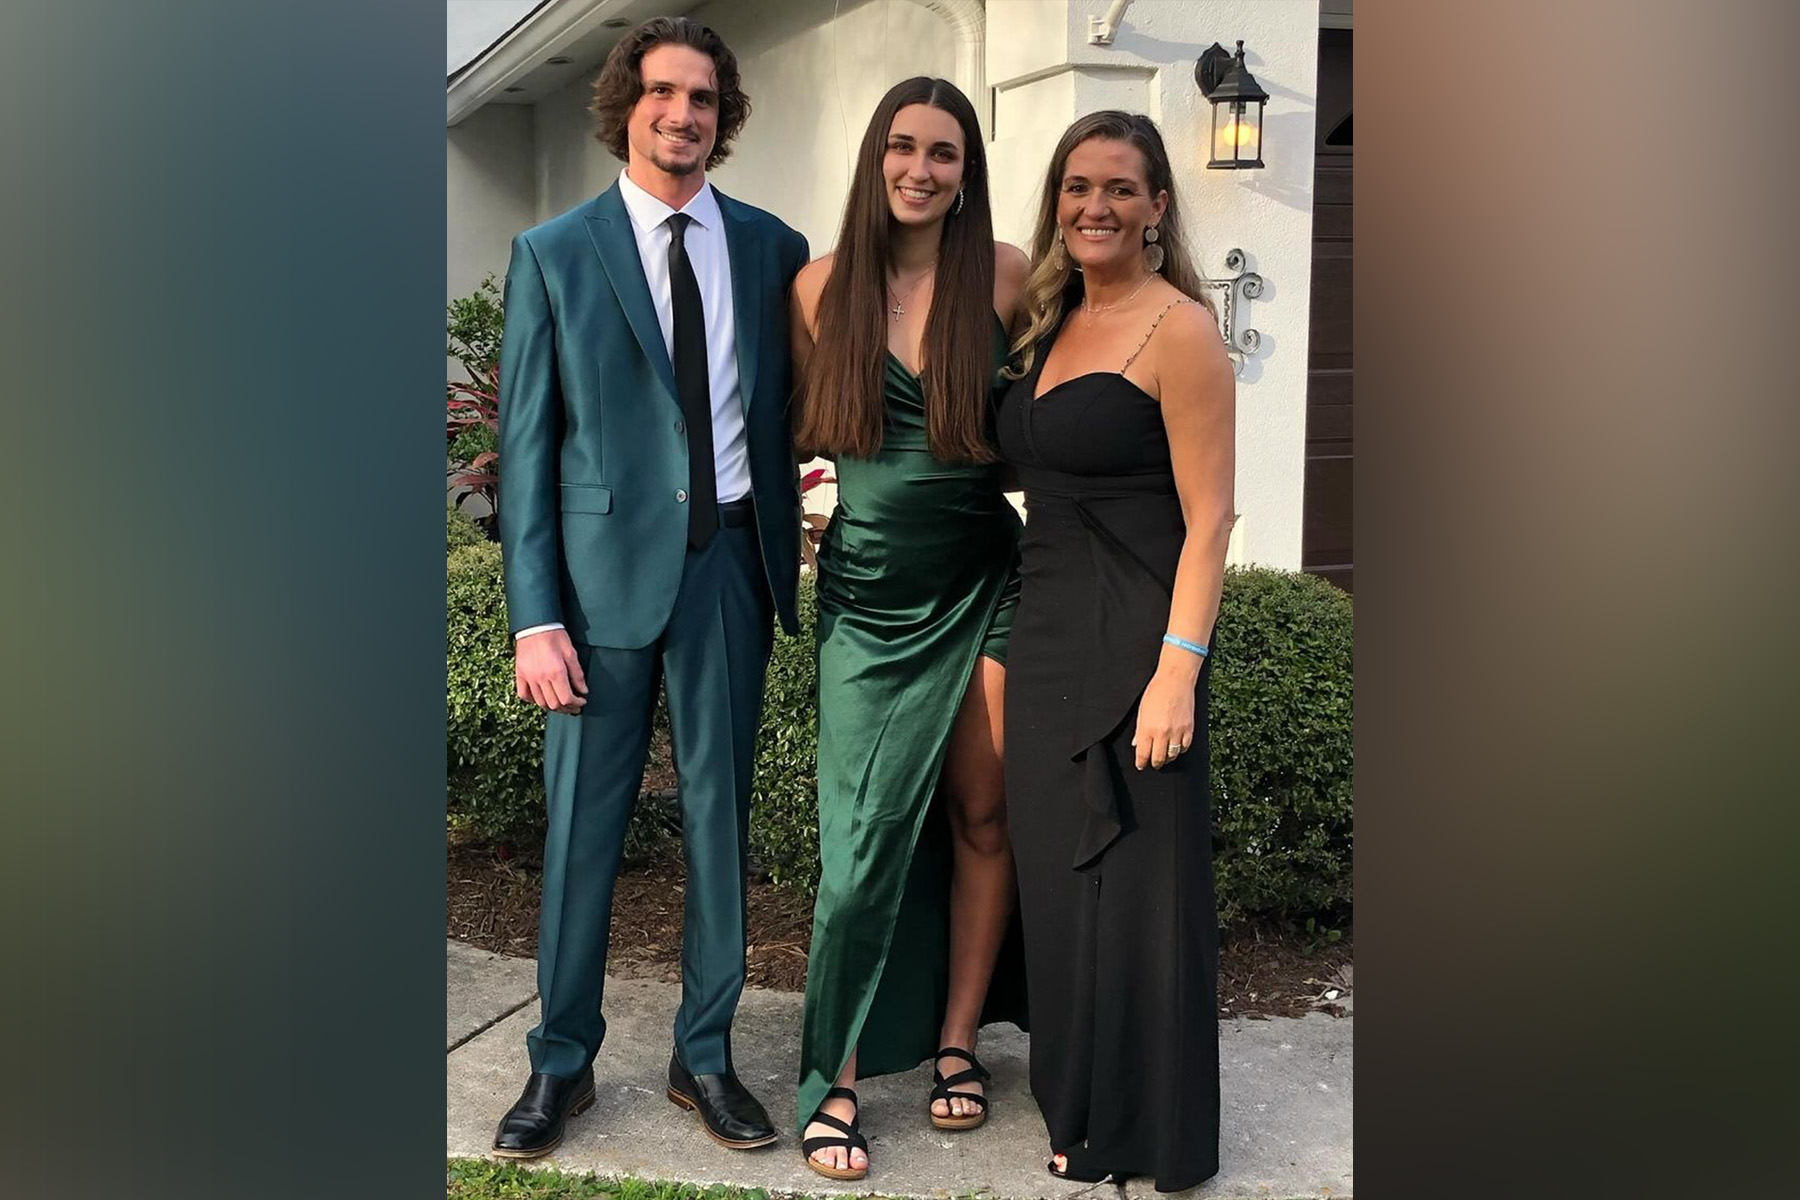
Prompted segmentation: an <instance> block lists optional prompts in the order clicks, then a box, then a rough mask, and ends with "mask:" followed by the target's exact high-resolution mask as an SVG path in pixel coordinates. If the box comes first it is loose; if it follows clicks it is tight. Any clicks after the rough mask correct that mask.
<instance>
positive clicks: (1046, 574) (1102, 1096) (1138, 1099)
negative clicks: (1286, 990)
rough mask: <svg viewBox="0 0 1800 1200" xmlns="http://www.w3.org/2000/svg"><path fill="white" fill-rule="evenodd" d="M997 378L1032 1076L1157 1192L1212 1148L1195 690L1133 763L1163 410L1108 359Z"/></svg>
mask: <svg viewBox="0 0 1800 1200" xmlns="http://www.w3.org/2000/svg"><path fill="white" fill-rule="evenodd" d="M1047 354H1048V346H1047V345H1044V346H1040V347H1039V350H1038V353H1037V358H1036V365H1035V367H1034V369H1033V370H1032V371H1030V372H1029V373H1027V375H1026V376H1025V377H1024V378H1023V379H1021V380H1019V381H1018V382H1017V383H1016V384H1014V385H1013V386H1012V387H1011V388H1010V389H1009V390H1008V391H1007V393H1006V395H1005V396H1004V397H1003V399H1002V401H1001V405H1000V410H999V413H998V436H999V445H1000V451H1001V454H1002V456H1003V457H1004V458H1005V459H1006V460H1008V461H1009V462H1011V463H1012V464H1013V465H1014V466H1016V467H1017V469H1018V472H1019V478H1020V482H1021V483H1022V484H1023V486H1024V489H1025V503H1026V524H1025V531H1024V535H1023V538H1022V540H1021V543H1020V552H1021V555H1022V563H1021V575H1022V587H1021V594H1020V603H1019V609H1018V612H1017V614H1016V615H1015V617H1014V620H1013V629H1012V641H1011V648H1010V653H1009V655H1008V668H1007V680H1006V795H1007V813H1008V822H1009V824H1010V827H1011V831H1012V840H1013V852H1014V855H1015V857H1016V859H1017V863H1018V873H1019V902H1020V913H1021V916H1022V917H1023V920H1024V931H1025V957H1026V978H1027V983H1028V987H1029V995H1030V1003H1031V1017H1032V1029H1031V1090H1032V1094H1033V1095H1034V1096H1035V1097H1036V1099H1037V1102H1038V1105H1039V1107H1040V1108H1041V1109H1042V1110H1043V1114H1044V1121H1045V1125H1046V1126H1047V1128H1048V1132H1049V1135H1050V1144H1051V1146H1052V1147H1053V1148H1055V1149H1056V1150H1057V1151H1059V1152H1064V1153H1068V1154H1069V1156H1070V1163H1071V1166H1072V1167H1074V1168H1079V1169H1081V1170H1084V1171H1105V1172H1120V1173H1124V1174H1129V1175H1142V1176H1150V1177H1152V1178H1153V1179H1154V1180H1155V1184H1156V1187H1157V1188H1158V1190H1161V1191H1175V1190H1179V1189H1182V1188H1187V1187H1192V1186H1194V1185H1195V1184H1198V1183H1200V1182H1201V1181H1203V1180H1205V1179H1207V1178H1210V1177H1211V1176H1212V1175H1214V1174H1216V1173H1217V1172H1218V1168H1219V1041H1218V999H1217V997H1218V984H1217V974H1218V926H1217V919H1216V909H1215V905H1214V899H1213V876H1212V842H1211V819H1210V810H1209V806H1208V802H1207V779H1206V772H1207V739H1206V689H1207V679H1208V675H1209V673H1210V667H1203V669H1202V670H1201V672H1200V679H1199V684H1198V688H1197V694H1196V701H1195V722H1196V726H1197V728H1196V732H1195V736H1194V741H1193V745H1192V746H1191V747H1190V748H1189V749H1188V750H1187V752H1186V753H1184V754H1182V755H1181V756H1180V757H1178V758H1177V759H1176V760H1175V761H1174V762H1173V763H1172V764H1171V765H1169V766H1167V767H1164V768H1163V769H1162V770H1155V769H1151V768H1145V769H1144V770H1143V771H1141V772H1140V771H1138V770H1137V769H1136V768H1135V766H1134V764H1133V750H1132V746H1131V738H1132V734H1133V731H1134V729H1135V727H1136V724H1137V704H1138V700H1139V698H1140V697H1141V696H1142V695H1143V691H1144V688H1145V686H1146V685H1147V684H1148V683H1149V682H1150V679H1151V677H1152V676H1153V675H1154V674H1155V672H1156V665H1157V659H1158V656H1159V654H1160V653H1161V650H1162V635H1163V633H1164V632H1165V631H1166V630H1167V628H1168V624H1167V622H1168V617H1169V598H1170V594H1171V592H1172V589H1173V587H1174V581H1175V567H1176V562H1177V559H1178V558H1179V556H1180V552H1181V545H1182V540H1183V537H1184V533H1185V526H1184V524H1183V520H1182V515H1181V505H1180V501H1179V498H1178V497H1177V495H1176V491H1175V481H1174V475H1173V473H1172V469H1171V465H1170V459H1169V444H1168V440H1167V438H1166V436H1165V433H1164V429H1163V423H1162V412H1161V409H1160V408H1159V407H1158V405H1157V403H1156V402H1155V401H1154V400H1153V399H1151V398H1150V396H1148V395H1147V394H1146V393H1145V392H1144V391H1143V390H1142V389H1140V388H1138V387H1137V386H1136V385H1135V384H1133V383H1131V382H1130V381H1128V380H1127V379H1126V378H1125V377H1124V376H1123V375H1122V374H1118V373H1115V372H1094V373H1090V374H1086V375H1079V376H1076V377H1074V378H1072V379H1069V380H1066V381H1064V382H1063V383H1061V384H1058V385H1057V386H1056V387H1054V388H1051V389H1049V390H1048V391H1047V392H1046V393H1045V394H1044V395H1042V396H1036V397H1035V398H1034V393H1035V392H1036V390H1037V386H1038V374H1039V372H1041V371H1042V369H1043V362H1044V359H1045V358H1046V357H1047Z"/></svg>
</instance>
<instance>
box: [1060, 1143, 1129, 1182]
mask: <svg viewBox="0 0 1800 1200" xmlns="http://www.w3.org/2000/svg"><path fill="white" fill-rule="evenodd" d="M1059 1154H1060V1155H1061V1156H1062V1158H1063V1161H1064V1162H1066V1163H1068V1166H1066V1167H1064V1168H1063V1169H1062V1170H1060V1171H1059V1170H1057V1169H1056V1156H1057V1155H1059ZM1044 1170H1046V1171H1048V1172H1050V1173H1051V1174H1052V1175H1054V1176H1056V1177H1057V1178H1058V1179H1068V1180H1072V1181H1073V1182H1075V1183H1124V1182H1125V1176H1123V1175H1120V1174H1118V1173H1116V1172H1113V1171H1096V1170H1094V1169H1093V1168H1092V1167H1083V1166H1081V1165H1079V1164H1077V1163H1076V1161H1075V1152H1074V1151H1073V1150H1052V1151H1051V1152H1050V1159H1049V1161H1048V1162H1046V1163H1045V1164H1044Z"/></svg>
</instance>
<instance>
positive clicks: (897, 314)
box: [888, 258, 937, 324]
mask: <svg viewBox="0 0 1800 1200" xmlns="http://www.w3.org/2000/svg"><path fill="white" fill-rule="evenodd" d="M936 269H937V259H935V258H934V259H932V260H931V263H930V265H929V266H927V267H926V268H925V269H924V270H923V271H921V272H919V276H918V278H917V279H914V280H913V281H912V285H911V286H910V287H908V288H907V289H906V294H905V295H904V296H902V295H900V294H899V293H897V292H895V291H894V288H893V285H892V284H889V285H888V293H889V294H890V295H892V296H893V297H894V307H892V308H890V309H888V311H889V312H890V313H892V314H894V321H895V323H896V324H898V323H899V321H900V318H901V317H904V316H905V315H906V301H908V300H911V299H912V294H913V293H914V292H916V291H918V290H919V285H920V284H921V283H924V282H925V278H926V276H928V275H930V274H931V273H932V272H933V271H934V270H936Z"/></svg>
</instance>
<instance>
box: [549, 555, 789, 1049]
mask: <svg viewBox="0 0 1800 1200" xmlns="http://www.w3.org/2000/svg"><path fill="white" fill-rule="evenodd" d="M772 616H773V613H772V604H771V601H770V598H769V589H768V586H767V584H766V583H765V582H764V580H763V567H762V555H761V550H760V548H759V546H758V543H757V534H756V528H755V526H754V525H744V526H737V527H730V526H725V527H721V528H720V529H719V531H718V533H717V534H716V535H715V536H714V537H713V539H712V540H711V541H710V542H709V543H708V544H707V545H706V546H705V547H704V548H703V549H699V550H691V549H690V550H689V551H688V552H687V558H686V561H685V563H684V566H683V570H682V577H681V586H680V590H679V592H678V593H677V595H676V599H675V608H674V611H673V613H672V614H671V616H670V618H669V623H668V626H667V628H665V629H664V631H663V633H662V636H661V637H660V638H658V639H657V640H656V641H655V642H653V643H652V644H651V645H649V646H645V647H643V648H641V649H636V650H618V649H611V648H606V647H600V646H589V645H579V644H578V645H577V646H576V651H577V653H578V654H579V656H580V659H581V669H582V671H583V673H584V674H585V675H586V676H587V684H588V695H587V706H586V707H585V708H583V709H582V711H581V712H580V713H579V714H578V715H573V716H571V715H567V714H563V713H551V714H549V726H548V729H547V731H546V735H545V740H544V776H545V782H546V785H547V788H546V791H547V795H548V813H549V820H550V826H549V834H548V837H547V839H546V842H545V846H544V896H543V911H542V914H541V916H540V918H539V933H538V993H539V996H540V997H541V1002H542V1019H541V1020H540V1022H539V1024H538V1026H537V1028H535V1029H533V1030H532V1031H531V1033H530V1035H529V1037H528V1044H529V1046H530V1051H531V1069H532V1070H533V1071H541V1072H543V1073H545V1074H548V1075H561V1076H565V1077H569V1076H574V1075H578V1074H580V1073H581V1072H582V1071H584V1070H585V1069H586V1068H587V1066H588V1064H589V1063H591V1062H592V1061H593V1059H594V1055H595V1053H596V1052H597V1051H598V1050H599V1048H600V1044H601V1042H602V1041H603V1040H604V1038H605V1036H606V1020H605V1018H604V1017H603V1016H602V1015H601V1011H600V1005H601V999H602V989H603V987H604V985H605V981H606V950H607V943H608V938H609V934H610V932H611V923H612V893H613V880H614V878H615V876H616V875H617V874H618V868H619V860H620V855H621V853H622V852H623V849H624V841H625V823H626V821H627V820H628V819H629V818H630V816H631V810H632V806H633V804H634V803H635V801H636V799H637V794H638V786H639V783H640V782H641V780H642V778H643V769H644V755H645V751H646V749H647V748H648V746H649V740H650V720H651V712H652V709H653V708H654V705H655V698H656V687H657V684H658V682H659V679H661V678H664V677H666V679H667V681H668V689H667V692H668V697H669V725H670V732H671V734H672V736H673V739H674V752H675V771H676V774H677V775H678V776H679V777H680V780H681V827H682V842H683V846H684V850H685V853H686V858H687V895H686V900H685V910H686V912H685V926H684V929H683V933H682V947H681V984H682V987H681V1007H680V1009H679V1010H678V1011H677V1013H676V1015H675V1031H674V1033H675V1047H676V1049H677V1051H678V1052H679V1053H680V1055H681V1061H682V1063H683V1064H684V1065H685V1066H686V1067H687V1069H688V1070H689V1071H691V1072H693V1073H695V1074H708V1073H715V1072H722V1071H724V1070H726V1069H727V1068H728V1066H729V1065H730V1062H731V1041H730V1038H731V1018H732V1015H733V1014H734V1013H735V1012H736V1010H737V1002H738V997H739V995H740V994H741V993H742V991H743V988H744V856H745V848H746V843H747V840H748V836H749V818H750V781H751V769H752V766H753V763H754V759H755V750H756V731H757V727H758V725H759V724H760V721H761V714H762V690H763V675H764V672H765V669H766V668H767V666H768V661H769V651H770V649H771V643H772V640H773V636H774V634H773V620H772Z"/></svg>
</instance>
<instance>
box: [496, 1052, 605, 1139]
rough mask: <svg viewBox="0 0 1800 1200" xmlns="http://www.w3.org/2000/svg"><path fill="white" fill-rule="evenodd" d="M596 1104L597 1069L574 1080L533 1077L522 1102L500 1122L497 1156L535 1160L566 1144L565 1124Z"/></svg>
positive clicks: (529, 1080) (557, 1076)
mask: <svg viewBox="0 0 1800 1200" xmlns="http://www.w3.org/2000/svg"><path fill="white" fill-rule="evenodd" d="M593 1102H594V1069H593V1068H592V1067H589V1068H588V1069H587V1070H585V1071H583V1072H582V1073H581V1074H580V1075H579V1076H577V1077H576V1078H574V1079H564V1078H563V1077H562V1076H560V1075H540V1074H537V1073H536V1072H533V1073H532V1076H531V1078H530V1079H527V1080H526V1081H525V1090H524V1092H522V1093H520V1095H519V1101H518V1103H517V1104H514V1105H513V1106H512V1108H511V1109H509V1110H508V1111H507V1114H506V1115H505V1116H504V1117H501V1118H500V1128H499V1129H498V1130H497V1131H495V1133H494V1154H495V1155H496V1156H498V1157H500V1158H536V1157H538V1155H540V1154H548V1153H550V1152H551V1151H552V1150H554V1149H556V1147H557V1146H558V1145H559V1144H560V1143H561V1142H562V1140H563V1124H564V1122H566V1121H567V1120H568V1119H569V1118H570V1117H572V1116H574V1115H575V1114H576V1113H579V1112H582V1111H584V1110H585V1109H586V1108H587V1107H588V1105H590V1104H592V1103H593Z"/></svg>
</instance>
